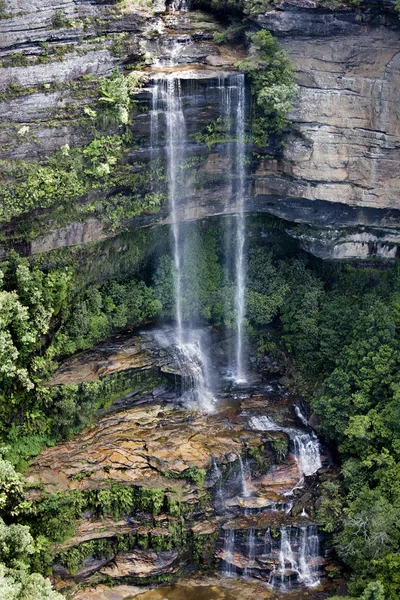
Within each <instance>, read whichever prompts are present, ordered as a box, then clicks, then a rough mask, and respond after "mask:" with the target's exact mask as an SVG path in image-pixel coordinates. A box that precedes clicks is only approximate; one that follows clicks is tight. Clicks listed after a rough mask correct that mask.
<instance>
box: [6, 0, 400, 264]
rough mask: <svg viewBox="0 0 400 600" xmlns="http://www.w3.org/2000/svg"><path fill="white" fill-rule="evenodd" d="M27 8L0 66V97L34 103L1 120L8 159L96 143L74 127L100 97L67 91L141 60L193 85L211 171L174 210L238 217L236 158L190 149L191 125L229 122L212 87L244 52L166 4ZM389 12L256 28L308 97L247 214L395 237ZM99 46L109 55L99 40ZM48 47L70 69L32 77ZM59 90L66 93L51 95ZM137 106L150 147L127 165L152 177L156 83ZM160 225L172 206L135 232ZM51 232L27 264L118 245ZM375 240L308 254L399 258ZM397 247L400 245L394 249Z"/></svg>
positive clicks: (137, 125)
mask: <svg viewBox="0 0 400 600" xmlns="http://www.w3.org/2000/svg"><path fill="white" fill-rule="evenodd" d="M9 4H10V5H11V4H12V3H11V2H10V3H9ZM28 4H29V3H23V5H21V3H18V7H14V6H10V7H9V8H10V12H11V15H12V18H10V19H3V20H1V21H0V32H1V31H2V32H3V33H2V35H1V49H0V54H1V56H2V58H3V59H4V60H5V61H6V62H5V63H4V64H5V65H7V64H8V63H7V60H8V61H10V60H11V63H10V64H8V66H6V67H3V68H0V88H1V89H2V90H3V91H4V90H7V86H10V84H11V85H16V86H20V87H21V86H22V87H24V88H25V89H26V95H24V94H23V93H20V92H18V95H17V97H16V98H9V99H7V100H6V101H4V102H1V103H0V116H1V118H2V120H3V121H4V123H6V124H7V126H5V127H2V128H1V129H0V142H2V148H3V152H4V158H6V159H7V158H20V159H28V160H32V159H33V158H37V157H40V156H43V155H46V154H49V153H51V152H52V151H54V150H55V149H56V148H59V147H60V146H62V145H63V144H66V143H67V144H69V145H70V146H72V145H76V144H78V143H86V142H87V141H88V136H87V133H85V131H84V130H82V129H80V128H77V127H76V117H77V116H78V115H79V114H81V112H82V107H83V106H85V105H89V104H90V103H91V102H92V100H93V97H92V95H91V94H92V93H93V90H91V88H90V85H89V84H87V89H85V88H84V89H81V90H80V94H79V95H77V93H76V90H75V91H74V90H73V89H72V87H71V88H70V86H69V84H70V83H71V82H72V83H73V82H74V81H76V80H77V78H79V77H81V76H82V75H95V76H104V75H107V74H109V73H110V72H111V70H112V68H113V67H114V66H116V65H119V66H121V65H122V64H123V63H125V64H126V63H134V62H135V61H136V60H137V59H138V57H140V56H144V57H145V62H144V63H142V65H143V66H144V71H146V76H147V77H150V79H151V77H152V76H153V75H154V74H156V73H158V72H160V71H163V72H166V73H168V72H169V71H171V70H179V71H180V74H181V77H182V78H183V79H185V80H186V83H185V82H183V90H184V93H183V104H184V105H185V106H186V108H187V109H188V110H191V116H190V119H188V134H189V137H190V138H191V143H190V148H188V157H190V160H192V159H193V160H197V159H201V161H202V164H201V165H200V166H199V167H198V169H197V175H196V176H198V178H199V179H200V180H201V181H202V184H201V186H199V185H195V186H194V187H193V193H192V194H191V195H190V197H188V198H186V199H185V202H184V204H182V206H180V207H178V209H179V210H178V215H179V218H180V219H182V220H192V219H202V218H204V217H207V216H211V215H220V214H227V213H229V212H231V211H232V210H234V207H233V206H232V203H231V202H230V200H231V197H232V187H231V183H229V182H227V181H226V179H225V175H226V170H227V166H226V159H227V151H226V148H224V147H223V144H222V145H221V144H220V145H217V146H215V147H213V148H211V149H208V148H206V146H205V144H195V143H194V140H193V137H191V136H193V134H194V130H195V126H196V127H198V129H199V130H201V129H202V127H204V126H206V125H207V124H208V123H210V121H212V120H213V119H216V118H218V116H219V107H218V106H217V104H218V99H217V95H216V94H215V93H212V92H211V91H210V87H209V86H208V83H207V82H211V81H213V80H214V81H217V80H218V77H219V76H220V75H221V74H223V73H226V72H231V71H232V70H234V68H235V67H234V65H235V63H236V61H237V60H239V59H240V58H242V57H243V49H242V48H233V47H229V45H220V46H219V45H216V44H215V43H214V42H213V33H214V32H215V31H216V30H217V29H218V27H219V26H218V24H216V22H215V20H213V19H212V18H210V17H209V16H207V15H201V14H199V13H193V14H192V13H189V14H188V16H187V18H186V17H185V19H186V20H179V19H178V20H177V18H176V16H174V15H164V16H162V17H161V11H162V10H163V6H162V5H161V3H160V4H159V5H157V6H154V7H153V8H152V9H151V10H150V9H149V8H148V7H146V6H144V5H143V6H142V5H141V6H136V5H135V12H132V11H131V9H130V10H129V11H122V12H118V11H115V10H113V9H112V7H110V6H109V5H106V4H104V3H98V4H97V3H94V4H90V5H88V4H87V3H86V2H76V3H74V4H73V5H72V4H70V3H69V2H64V3H57V5H55V4H54V3H53V2H52V1H51V0H48V2H46V3H45V5H41V7H40V9H38V10H36V8H32V6H31V5H30V4H29V5H28ZM388 6H389V5H387V6H386V5H385V6H384V7H383V8H382V7H381V8H380V9H379V10H378V9H376V10H375V9H369V10H368V11H365V10H364V11H363V10H361V9H360V10H347V9H346V10H341V11H330V10H327V9H322V8H319V7H317V6H316V4H315V3H314V2H312V1H308V0H307V1H299V0H291V1H290V2H284V3H280V4H279V7H278V8H276V9H275V10H272V11H269V12H267V13H266V14H263V15H260V16H259V17H258V18H257V19H256V21H257V23H258V25H259V26H261V27H265V28H266V29H269V30H271V31H272V32H273V33H274V34H275V35H276V36H277V37H278V38H279V39H280V41H281V43H282V45H283V47H284V48H285V50H286V52H287V53H288V55H289V56H290V58H291V59H292V60H293V62H294V65H295V69H296V77H297V81H298V84H299V88H300V91H299V96H298V99H297V100H296V102H295V107H294V110H293V113H292V115H291V118H292V121H293V125H292V126H291V128H290V131H289V133H288V137H287V140H286V145H285V150H284V154H283V158H279V159H278V157H274V158H272V159H270V160H264V161H262V162H261V163H258V164H255V165H254V168H253V170H252V172H249V173H248V175H249V177H248V182H249V188H248V195H247V198H246V210H247V211H248V212H270V213H272V214H275V215H277V216H280V217H282V218H284V219H286V220H288V221H295V222H299V221H300V222H305V223H317V224H321V221H324V216H325V222H324V223H322V224H323V226H324V227H325V226H326V227H331V226H332V223H333V224H334V225H335V226H336V227H342V226H347V225H350V224H351V225H361V224H362V225H366V224H368V225H369V226H372V227H378V226H387V227H396V226H397V227H398V226H399V222H400V219H399V214H400V213H398V210H399V209H400V203H399V200H398V198H399V192H400V189H399V186H400V184H399V180H398V177H397V165H398V163H399V159H400V139H399V137H400V109H399V106H398V102H397V98H398V95H399V91H400V90H399V83H398V82H399V81H400V78H399V74H400V73H399V70H400V59H399V56H400V54H399V51H400V37H399V25H398V19H397V17H396V16H394V15H393V14H391V13H390V10H389V9H388ZM17 8H18V10H17ZM56 11H61V12H62V13H63V17H64V19H66V20H67V23H66V24H64V26H57V27H55V26H54V22H56V21H57V20H56V19H55V15H56ZM385 11H386V12H385ZM19 13H21V14H19ZM22 13H23V14H22ZM119 33H122V34H123V35H124V36H125V37H124V44H125V46H124V48H125V50H124V54H122V55H121V54H120V55H119V56H117V55H116V54H118V52H117V53H116V52H115V48H114V46H113V45H115V43H116V38H114V37H113V36H114V35H116V34H119ZM99 34H101V37H102V40H101V42H99V41H96V40H98V36H99ZM96 36H97V37H96ZM43 43H44V44H45V45H46V44H48V48H49V50H48V51H49V52H50V53H51V51H52V49H54V47H56V46H60V45H64V46H65V47H66V46H68V48H67V50H66V54H65V56H64V57H63V60H56V59H54V57H53V58H51V57H50V60H49V62H48V63H47V64H36V62H37V57H38V56H40V54H41V53H42V52H43V46H42V45H43ZM174 43H177V44H178V46H179V51H175V50H173V52H174V65H175V66H173V67H171V66H170V59H171V48H172V46H173V44H174ZM19 51H22V52H23V53H24V57H25V59H26V60H27V61H28V64H25V63H23V64H20V65H19V64H18V65H15V64H13V62H12V61H13V60H14V62H15V61H16V60H17V59H15V58H14V59H12V57H13V56H14V54H15V53H18V52H19ZM10 57H11V59H10ZM35 61H36V62H35ZM194 80H196V81H197V84H196V85H197V91H196V94H198V97H197V98H196V103H195V104H196V107H195V109H194V108H193V106H192V107H191V105H192V100H193V98H192V99H190V98H189V95H188V94H187V93H186V92H185V89H187V90H189V89H190V86H191V85H192V83H193V81H194ZM54 81H56V82H58V85H59V86H60V89H59V90H54V89H53V87H52V86H53V84H54ZM85 85H86V84H85ZM32 86H33V87H32ZM30 88H32V89H30ZM138 98H139V102H140V105H141V110H140V111H139V112H138V114H137V116H136V117H135V118H134V122H133V125H132V131H133V134H134V137H135V139H137V140H140V147H136V148H134V149H132V152H130V153H129V155H128V156H127V161H128V162H129V163H131V164H132V165H135V164H136V163H140V164H146V163H147V161H148V160H149V158H150V153H149V136H150V118H149V111H148V110H147V109H148V108H149V104H151V84H150V83H149V84H148V85H147V84H146V86H145V88H144V90H143V92H142V93H141V94H140V95H139V97H138ZM190 107H191V108H190ZM210 107H211V108H210ZM26 126H28V127H29V131H26V130H25V129H24V128H25V127H26ZM16 131H17V135H16ZM18 132H20V133H18ZM327 215H329V218H328V217H327ZM332 219H333V220H332ZM155 222H157V223H168V222H169V221H168V211H167V210H166V208H165V206H164V207H162V208H161V210H160V212H159V213H157V214H152V215H144V216H142V217H139V218H135V219H133V220H132V221H131V222H130V223H129V226H130V227H136V226H142V225H148V224H150V223H155ZM51 227H52V226H51V217H50V219H49V223H48V224H46V228H49V229H50V231H49V232H47V231H44V232H43V235H39V237H37V239H36V240H33V241H32V242H30V244H29V249H28V248H27V252H28V253H32V254H35V253H37V252H43V251H45V252H46V251H49V250H51V249H55V248H59V247H63V246H72V245H76V244H86V243H90V242H93V241H98V240H101V239H102V238H104V237H106V236H112V235H114V232H113V231H112V230H107V228H105V227H104V225H103V224H102V223H100V222H99V221H96V220H95V219H89V220H88V221H87V222H86V223H80V222H74V223H70V224H68V225H66V226H64V227H58V226H57V225H54V227H53V229H52V230H51ZM46 228H45V229H46ZM11 233H12V232H11ZM371 235H372V237H373V236H374V235H375V234H374V233H373V232H372V234H371ZM371 235H370V237H369V238H368V240H366V239H348V240H347V241H346V243H344V242H343V240H341V241H340V243H336V240H333V241H332V240H329V239H328V238H329V236H326V238H325V241H324V244H323V245H324V248H322V247H321V244H317V243H308V244H306V243H304V247H306V246H307V249H308V250H309V251H310V252H314V253H315V254H317V255H318V256H323V257H325V258H354V257H355V258H366V257H370V256H371V255H372V256H375V255H378V256H381V257H384V258H393V257H394V255H395V254H396V250H392V249H391V250H390V251H388V250H387V247H386V246H387V244H386V245H385V243H383V244H381V242H380V240H379V239H378V240H374V239H372V237H371ZM396 235H397V234H396ZM342 237H343V236H342ZM378 237H379V235H378ZM375 242H376V243H375ZM339 246H340V247H339ZM394 246H396V248H397V241H396V242H393V245H392V246H390V248H393V247H394Z"/></svg>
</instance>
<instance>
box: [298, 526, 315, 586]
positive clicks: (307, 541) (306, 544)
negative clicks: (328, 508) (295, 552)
mask: <svg viewBox="0 0 400 600" xmlns="http://www.w3.org/2000/svg"><path fill="white" fill-rule="evenodd" d="M300 530H301V534H300V556H299V580H300V581H301V582H302V583H304V584H305V585H307V586H308V587H313V586H315V585H318V583H319V579H318V577H317V576H316V571H317V568H316V566H315V565H314V564H313V559H315V558H317V557H318V555H319V537H318V531H317V527H316V526H315V525H308V526H304V527H301V528H300Z"/></svg>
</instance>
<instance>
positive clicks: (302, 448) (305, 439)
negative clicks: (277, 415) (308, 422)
mask: <svg viewBox="0 0 400 600" xmlns="http://www.w3.org/2000/svg"><path fill="white" fill-rule="evenodd" d="M288 431H291V432H292V439H293V443H294V455H295V457H296V460H297V464H298V467H299V472H300V474H301V475H306V476H308V475H313V474H314V473H316V472H317V471H318V469H320V468H321V466H322V463H321V454H320V449H319V441H318V438H317V436H316V435H315V434H314V433H311V434H309V433H302V432H299V431H296V430H288Z"/></svg>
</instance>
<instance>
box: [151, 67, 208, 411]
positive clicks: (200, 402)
mask: <svg viewBox="0 0 400 600" xmlns="http://www.w3.org/2000/svg"><path fill="white" fill-rule="evenodd" d="M161 114H163V115H164V118H165V125H166V140H167V143H166V151H167V181H168V200H169V210H170V218H171V222H172V225H171V229H172V254H173V288H174V307H175V322H176V339H175V340H174V342H175V345H176V359H177V361H178V363H179V364H180V365H181V367H182V369H181V370H182V372H183V373H184V376H183V377H182V382H183V383H182V388H183V396H182V399H183V401H184V402H185V403H186V404H187V405H189V406H191V407H193V408H201V409H202V410H205V411H207V412H210V411H211V410H212V409H213V405H214V398H213V395H212V393H211V391H210V390H209V386H208V381H207V370H208V369H207V366H208V365H207V358H206V356H205V353H204V352H203V349H202V344H201V336H199V335H198V332H197V331H195V330H192V329H190V328H187V329H186V330H184V328H183V320H184V319H183V309H182V299H183V290H182V285H183V284H182V281H183V275H184V273H183V242H182V239H181V238H182V227H181V224H180V219H179V215H178V206H179V203H180V202H182V201H183V200H184V199H185V197H186V196H187V194H188V193H189V190H188V189H187V186H186V185H185V173H184V161H185V158H186V144H187V136H186V121H185V115H184V111H183V107H182V89H181V80H180V79H179V78H178V77H175V76H174V74H171V75H166V76H161V75H160V76H157V77H156V78H155V81H154V85H153V88H152V110H151V126H150V127H151V148H150V151H151V157H152V158H153V157H155V155H156V153H157V151H158V150H157V149H158V146H159V137H160V124H159V123H160V118H161Z"/></svg>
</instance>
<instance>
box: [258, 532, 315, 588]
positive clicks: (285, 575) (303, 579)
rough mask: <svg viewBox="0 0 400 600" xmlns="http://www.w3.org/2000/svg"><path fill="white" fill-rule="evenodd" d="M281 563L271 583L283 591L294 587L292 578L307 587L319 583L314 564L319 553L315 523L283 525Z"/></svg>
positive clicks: (273, 574)
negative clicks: (296, 525)
mask: <svg viewBox="0 0 400 600" xmlns="http://www.w3.org/2000/svg"><path fill="white" fill-rule="evenodd" d="M280 534H281V544H280V551H279V565H278V567H277V568H276V569H275V570H274V571H273V572H272V573H271V576H270V580H269V583H270V585H272V586H273V587H277V588H279V589H281V590H282V591H285V590H288V589H290V588H291V587H292V579H293V578H296V579H297V580H298V582H300V583H303V584H304V585H306V586H307V587H314V586H316V585H318V584H319V579H318V577H317V567H316V566H315V565H314V564H313V562H314V560H315V559H316V558H317V557H318V555H319V538H318V533H317V528H316V526H315V525H308V526H304V527H300V528H299V527H290V526H288V527H285V526H284V527H281V529H280Z"/></svg>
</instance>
